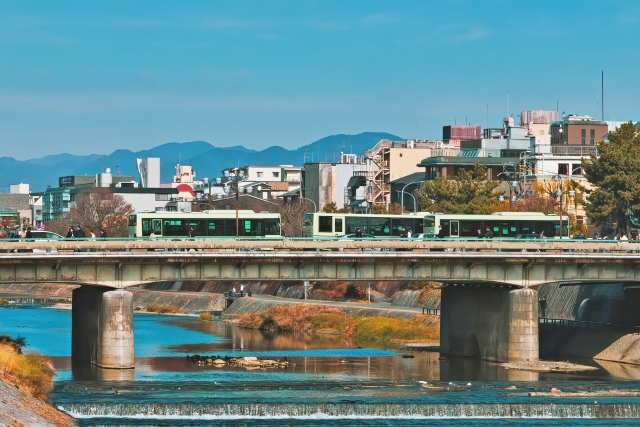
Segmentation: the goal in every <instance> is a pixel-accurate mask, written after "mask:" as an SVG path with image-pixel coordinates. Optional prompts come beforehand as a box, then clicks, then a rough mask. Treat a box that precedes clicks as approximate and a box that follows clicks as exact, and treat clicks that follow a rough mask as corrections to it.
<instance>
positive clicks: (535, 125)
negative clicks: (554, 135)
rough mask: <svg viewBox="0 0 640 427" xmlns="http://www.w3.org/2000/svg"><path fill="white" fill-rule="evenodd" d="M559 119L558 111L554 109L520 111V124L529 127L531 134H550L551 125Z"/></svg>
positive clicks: (528, 133) (528, 132)
mask: <svg viewBox="0 0 640 427" xmlns="http://www.w3.org/2000/svg"><path fill="white" fill-rule="evenodd" d="M557 120H558V112H557V111H554V110H529V111H523V112H521V113H520V126H522V127H525V128H526V129H527V135H529V136H544V135H548V134H549V126H550V125H551V123H553V122H555V121H557Z"/></svg>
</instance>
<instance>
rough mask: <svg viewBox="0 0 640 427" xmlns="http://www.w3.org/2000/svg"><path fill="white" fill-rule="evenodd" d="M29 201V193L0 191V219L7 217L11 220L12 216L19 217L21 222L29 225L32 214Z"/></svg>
mask: <svg viewBox="0 0 640 427" xmlns="http://www.w3.org/2000/svg"><path fill="white" fill-rule="evenodd" d="M29 202H30V196H29V194H15V193H14V194H11V193H0V212H1V213H2V214H1V216H2V219H7V218H9V219H11V220H13V218H17V217H19V218H20V222H21V223H22V224H25V225H31V224H32V214H31V206H30V204H29ZM5 222H6V221H5ZM15 222H17V221H15ZM17 225H18V224H16V226H17Z"/></svg>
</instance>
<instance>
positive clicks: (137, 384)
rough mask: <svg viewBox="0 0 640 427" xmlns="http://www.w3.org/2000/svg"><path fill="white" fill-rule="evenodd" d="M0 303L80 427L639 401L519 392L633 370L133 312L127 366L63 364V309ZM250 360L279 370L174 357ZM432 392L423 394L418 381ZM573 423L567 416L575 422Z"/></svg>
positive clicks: (374, 422)
mask: <svg viewBox="0 0 640 427" xmlns="http://www.w3.org/2000/svg"><path fill="white" fill-rule="evenodd" d="M50 303H51V301H45V302H42V303H38V302H37V301H33V300H23V301H18V303H17V304H12V305H10V306H2V307H0V334H10V335H12V336H14V337H16V336H22V337H25V338H26V341H27V344H28V347H27V348H26V351H37V352H40V353H42V354H45V355H47V356H51V357H52V359H53V361H54V365H55V368H56V371H57V373H58V376H57V377H56V379H55V385H54V390H53V392H52V393H51V394H50V397H49V401H50V402H51V403H52V404H53V405H55V406H56V407H58V408H60V409H61V410H63V411H65V412H67V413H69V414H71V415H72V416H74V417H76V418H78V419H79V422H80V425H81V426H125V425H126V426H129V425H130V426H157V425H162V426H165V425H166V426H207V425H216V426H272V425H277V426H324V425H332V426H398V425H406V426H418V425H435V426H440V425H462V426H515V425H525V426H567V425H574V424H576V423H579V425H585V426H605V425H638V424H640V399H639V398H620V397H618V398H549V397H530V396H529V395H528V394H529V392H532V391H549V390H550V389H551V388H552V387H557V388H559V389H561V390H563V391H602V390H610V389H625V390H640V381H638V380H637V379H640V368H639V367H635V366H631V365H621V364H617V363H602V364H598V363H596V362H594V361H591V360H580V361H579V362H581V363H585V364H591V365H593V366H596V367H598V368H599V370H598V371H596V372H590V373H586V374H562V373H543V374H537V373H533V372H523V371H517V370H508V369H504V368H502V367H500V366H498V365H496V364H493V363H488V362H481V361H477V360H471V359H447V360H439V354H438V353H435V352H423V353H410V355H412V356H414V357H406V356H407V355H409V353H406V352H404V351H402V350H401V349H398V348H394V349H371V348H357V347H355V346H354V345H353V344H352V343H349V342H346V341H344V340H343V339H342V338H340V337H336V336H328V335H316V336H310V335H307V334H274V333H267V332H261V331H251V330H242V329H239V328H237V327H235V326H233V325H230V324H226V323H224V322H220V321H213V322H200V321H198V319H197V318H196V317H192V316H162V315H153V314H141V313H136V314H135V315H134V321H135V355H136V367H135V369H133V370H124V371H122V370H106V369H99V368H95V367H90V366H72V364H71V359H70V352H71V350H70V349H71V311H70V310H65V309H56V308H51V307H47V305H48V304H50ZM192 354H201V355H212V356H220V357H224V356H230V357H233V356H242V355H244V356H260V357H268V358H273V359H281V360H283V359H284V358H285V357H286V358H287V360H288V362H289V366H288V367H287V368H273V369H267V370H260V369H258V370H247V369H244V368H239V367H229V366H224V367H222V368H216V367H214V366H206V365H205V366H198V365H197V364H194V363H192V362H191V361H189V360H188V359H187V358H186V356H187V355H192ZM421 381H422V382H427V383H428V384H429V385H430V386H432V388H424V387H423V386H422V384H421V383H420V382H421ZM576 419H579V421H576Z"/></svg>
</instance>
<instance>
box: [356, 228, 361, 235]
mask: <svg viewBox="0 0 640 427" xmlns="http://www.w3.org/2000/svg"><path fill="white" fill-rule="evenodd" d="M356 237H362V230H360V227H358V228H356Z"/></svg>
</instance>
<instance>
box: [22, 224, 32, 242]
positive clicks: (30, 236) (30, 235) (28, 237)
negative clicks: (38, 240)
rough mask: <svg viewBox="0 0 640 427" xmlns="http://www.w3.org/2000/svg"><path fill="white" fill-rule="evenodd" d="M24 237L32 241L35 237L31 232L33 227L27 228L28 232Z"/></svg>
mask: <svg viewBox="0 0 640 427" xmlns="http://www.w3.org/2000/svg"><path fill="white" fill-rule="evenodd" d="M24 237H26V238H27V239H31V238H32V237H33V233H32V232H31V227H27V232H26V233H25V235H24Z"/></svg>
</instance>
